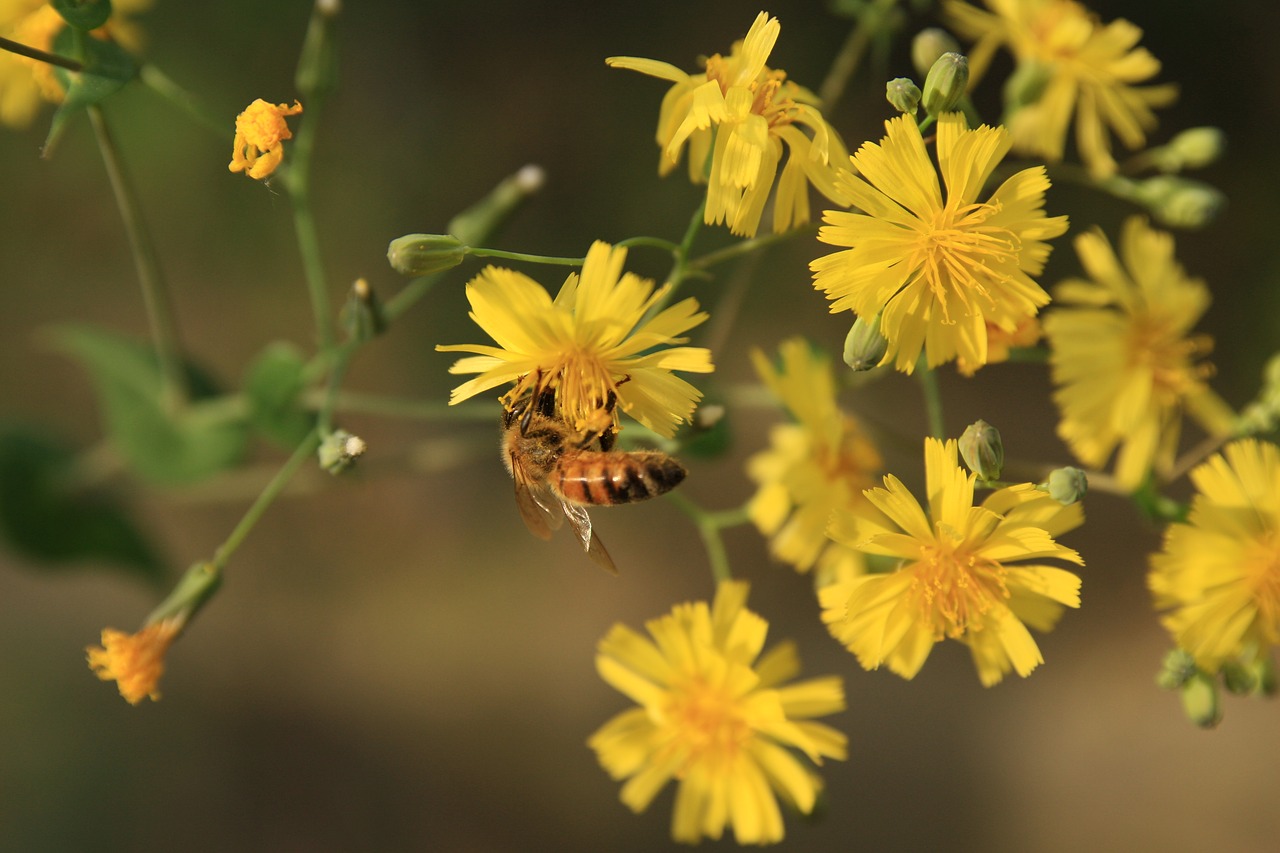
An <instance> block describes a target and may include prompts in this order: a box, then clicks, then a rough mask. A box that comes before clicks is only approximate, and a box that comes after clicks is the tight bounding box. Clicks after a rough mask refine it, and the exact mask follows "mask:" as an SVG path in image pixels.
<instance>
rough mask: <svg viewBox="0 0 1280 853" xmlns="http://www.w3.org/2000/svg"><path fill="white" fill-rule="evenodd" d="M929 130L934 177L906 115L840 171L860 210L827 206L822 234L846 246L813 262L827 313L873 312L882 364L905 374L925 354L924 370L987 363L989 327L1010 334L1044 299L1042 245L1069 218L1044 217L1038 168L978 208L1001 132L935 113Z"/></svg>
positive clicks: (1002, 145)
mask: <svg viewBox="0 0 1280 853" xmlns="http://www.w3.org/2000/svg"><path fill="white" fill-rule="evenodd" d="M937 127H938V131H937V154H938V168H937V169H935V168H934V165H933V162H932V161H931V160H930V159H929V154H928V152H927V151H926V150H925V145H924V140H923V138H922V137H921V135H920V129H919V127H917V125H916V123H915V121H914V120H913V119H912V118H911V117H909V116H899V117H898V118H894V119H891V120H889V121H887V122H885V129H886V135H885V138H884V139H883V140H882V141H881V142H880V143H879V144H875V143H871V142H868V143H866V144H864V145H863V146H862V147H861V148H859V149H858V152H857V154H855V155H854V157H853V164H854V167H855V168H856V169H857V171H858V173H859V175H861V177H860V176H859V175H854V174H853V173H851V172H845V173H843V174H842V176H841V178H840V185H841V186H842V188H843V189H844V190H845V192H846V194H847V195H848V196H849V197H850V198H851V199H852V203H853V205H854V206H855V207H856V208H858V209H859V211H860V212H857V213H854V212H847V211H843V210H828V211H827V212H826V213H825V214H824V215H823V221H824V222H825V223H826V224H825V225H824V226H823V227H822V229H821V230H820V231H819V232H818V239H819V240H821V241H822V242H824V243H828V244H830V245H833V246H844V247H847V248H846V249H844V250H843V251H839V252H835V253H833V254H830V255H827V256H825V257H821V258H818V259H817V260H815V261H813V262H812V263H810V264H809V267H810V269H811V270H812V271H813V283H814V286H815V287H816V288H818V289H819V290H822V291H823V292H824V293H826V296H827V298H828V299H830V300H832V303H831V311H832V313H835V312H838V311H846V310H851V311H853V312H854V313H855V314H857V315H858V316H859V317H861V318H863V319H865V320H866V321H868V322H870V321H871V320H873V319H875V317H876V315H881V319H880V331H881V333H882V334H883V335H884V337H885V339H886V340H887V341H888V342H889V347H888V351H887V352H886V353H885V356H884V361H885V362H893V363H894V365H895V366H896V367H897V369H898V370H901V371H904V372H906V373H911V372H912V371H913V370H914V369H915V365H916V361H917V360H918V359H919V357H920V353H921V350H923V351H924V353H925V356H926V359H927V361H928V365H929V366H930V367H935V366H937V365H939V364H942V363H944V362H948V361H952V360H956V359H959V360H960V361H961V362H962V363H963V364H964V365H965V367H966V369H967V370H973V369H977V368H978V367H981V366H982V365H984V364H986V363H988V361H990V358H991V356H990V343H989V341H988V334H987V328H988V326H991V325H994V326H996V327H998V328H999V329H1001V330H1003V332H1004V333H1006V334H1008V335H1013V334H1014V333H1015V332H1016V330H1017V329H1018V328H1019V327H1020V326H1022V325H1024V324H1025V323H1026V322H1027V321H1028V320H1029V319H1031V318H1033V317H1034V316H1035V315H1036V313H1037V312H1038V311H1039V310H1040V307H1041V306H1043V305H1045V304H1047V303H1048V302H1049V294H1047V293H1045V291H1044V290H1043V289H1041V287H1040V285H1038V284H1036V282H1035V281H1034V280H1033V279H1032V278H1031V277H1032V276H1033V275H1039V274H1040V272H1041V271H1042V270H1043V269H1044V264H1045V261H1046V260H1048V257H1049V251H1050V249H1051V247H1050V246H1049V244H1048V243H1046V242H1045V241H1046V240H1049V239H1052V238H1054V237H1057V236H1059V235H1060V234H1062V233H1063V232H1065V231H1066V230H1067V218H1066V217H1065V216H1046V215H1045V213H1044V209H1043V208H1044V194H1045V191H1046V190H1047V189H1048V188H1049V179H1048V177H1046V175H1045V171H1044V168H1043V167H1041V166H1037V167H1034V168H1030V169H1023V170H1022V171H1020V172H1017V173H1015V174H1013V175H1011V176H1010V177H1009V178H1007V179H1006V180H1005V181H1004V182H1003V183H1002V184H1001V185H1000V186H999V187H997V188H996V189H995V191H994V192H992V193H991V195H990V197H989V198H988V199H987V200H986V201H980V200H979V195H980V194H981V193H982V191H983V187H984V185H985V184H986V182H987V180H988V178H990V177H991V174H992V172H993V171H994V170H995V168H996V166H998V165H999V164H1000V160H1001V159H1002V158H1003V157H1004V155H1005V154H1006V153H1007V152H1008V150H1009V138H1008V133H1007V132H1006V131H1005V129H1004V128H1002V127H994V128H993V127H987V126H986V125H983V126H981V127H979V128H977V129H976V130H970V129H969V128H968V127H967V126H966V124H965V119H964V116H963V115H961V114H960V113H945V114H943V115H942V116H941V117H940V118H939V120H938V125H937ZM939 172H941V176H942V182H941V184H940V183H939V179H938V176H939ZM944 188H945V194H944ZM882 312H883V313H882Z"/></svg>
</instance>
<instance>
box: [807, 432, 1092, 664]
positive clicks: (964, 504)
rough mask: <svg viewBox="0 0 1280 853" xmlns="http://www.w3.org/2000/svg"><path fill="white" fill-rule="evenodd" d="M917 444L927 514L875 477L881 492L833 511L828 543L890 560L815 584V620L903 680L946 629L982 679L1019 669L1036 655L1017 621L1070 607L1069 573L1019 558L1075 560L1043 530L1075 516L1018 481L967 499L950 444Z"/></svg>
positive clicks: (966, 481)
mask: <svg viewBox="0 0 1280 853" xmlns="http://www.w3.org/2000/svg"><path fill="white" fill-rule="evenodd" d="M924 451H925V452H924V457H925V478H926V481H927V483H926V486H927V487H926V493H927V494H928V495H929V507H928V509H927V510H926V509H925V508H923V507H921V506H920V504H919V503H918V502H917V501H916V499H915V497H914V496H913V495H912V494H911V493H910V492H909V491H908V490H907V488H906V487H905V486H903V485H902V483H901V482H900V481H899V480H898V478H896V477H894V476H892V475H887V476H886V477H885V478H884V484H885V487H884V488H883V489H880V488H876V489H871V490H870V491H868V492H867V497H868V498H869V500H870V504H871V506H868V507H865V508H859V509H857V510H855V511H853V512H843V513H842V512H837V513H836V514H835V515H834V516H833V518H832V522H831V531H830V532H831V536H832V537H833V538H834V539H836V540H837V541H839V542H844V543H845V544H847V545H849V546H850V547H853V548H858V549H860V550H862V551H865V552H866V553H868V554H880V555H883V556H886V557H896V558H898V559H899V560H901V561H902V562H901V564H900V566H899V567H898V569H897V570H896V571H893V572H890V573H888V574H873V575H864V576H862V577H858V578H852V579H850V580H847V581H844V582H841V583H838V584H833V585H832V586H828V587H826V588H824V589H822V590H821V591H820V592H819V598H820V600H821V602H822V607H823V616H822V618H823V621H825V622H826V623H827V626H828V627H829V628H830V630H831V633H832V634H833V635H834V636H835V637H836V639H838V640H840V641H841V642H842V643H844V644H845V645H846V646H848V647H849V650H850V651H852V652H853V653H854V654H855V655H857V656H858V663H860V664H862V666H863V667H865V668H866V669H873V668H876V667H878V666H880V665H881V664H887V665H888V667H889V669H890V670H892V671H893V672H896V673H897V674H898V675H901V676H902V677H903V678H913V677H914V676H915V674H916V673H917V672H919V671H920V668H921V667H922V666H924V662H925V659H926V658H928V656H929V652H930V651H931V650H932V649H933V646H934V644H935V643H937V642H939V641H941V640H942V639H944V638H946V637H950V638H951V639H954V640H959V641H960V642H962V643H964V644H965V645H967V646H968V647H969V651H970V653H971V654H972V656H973V662H974V664H975V665H976V666H977V669H978V678H979V680H981V681H982V683H983V685H984V686H987V687H990V686H991V685H993V684H997V683H998V682H999V681H1000V680H1001V679H1002V678H1004V676H1005V674H1006V673H1008V672H1009V671H1010V670H1013V671H1014V672H1017V673H1018V675H1021V676H1024V677H1025V676H1027V675H1029V674H1030V673H1031V671H1032V670H1034V669H1035V668H1036V667H1037V666H1038V665H1039V664H1041V663H1043V662H1044V658H1043V657H1041V655H1040V648H1039V647H1038V646H1037V645H1036V641H1035V640H1034V639H1033V638H1032V636H1031V633H1030V632H1029V631H1028V630H1027V626H1031V627H1032V628H1035V629H1036V630H1038V631H1048V630H1050V629H1052V628H1053V626H1054V624H1055V623H1056V622H1057V621H1058V618H1059V617H1060V616H1061V615H1062V610H1063V608H1064V607H1079V606H1080V578H1079V577H1077V576H1076V575H1075V574H1073V573H1071V572H1069V571H1066V570H1065V569H1060V568H1057V567H1055V566H1049V565H1042V564H1040V563H1038V562H1033V563H1029V564H1028V563H1025V562H1022V561H1026V560H1033V561H1034V560H1044V559H1057V560H1066V561H1068V562H1072V563H1076V564H1078V565H1083V563H1084V561H1083V560H1081V559H1080V555H1079V554H1077V553H1076V552H1075V551H1073V550H1071V549H1070V548H1066V547H1063V546H1062V545H1059V544H1058V543H1057V542H1055V541H1054V537H1055V536H1058V535H1060V534H1062V533H1065V532H1066V531H1068V530H1071V529H1073V528H1075V527H1078V526H1079V525H1080V523H1081V522H1082V521H1083V520H1084V512H1083V510H1082V509H1081V508H1080V505H1079V504H1072V505H1070V506H1063V505H1062V504H1060V503H1058V502H1057V501H1056V500H1054V499H1053V498H1051V497H1049V496H1048V495H1047V494H1045V493H1043V492H1040V491H1037V490H1036V487H1035V486H1033V485H1032V484H1030V483H1024V484H1022V485H1017V486H1009V487H1007V488H1003V489H1000V490H999V491H997V492H993V493H992V494H991V495H990V496H988V497H987V499H986V500H985V501H983V502H982V505H981V506H974V505H973V488H974V482H975V480H976V475H973V474H967V475H966V473H965V472H964V470H963V469H962V468H960V466H959V465H958V464H957V462H956V442H955V441H948V442H946V443H945V444H944V443H943V442H941V441H938V440H937V439H933V438H929V439H926V440H925V447H924ZM1015 562H1016V563H1017V564H1016V565H1015V564H1014V563H1015Z"/></svg>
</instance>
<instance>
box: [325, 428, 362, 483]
mask: <svg viewBox="0 0 1280 853" xmlns="http://www.w3.org/2000/svg"><path fill="white" fill-rule="evenodd" d="M367 448H368V445H367V444H365V443H364V439H363V438H361V437H360V436H358V435H352V434H351V433H349V432H347V431H346V430H344V429H336V430H334V431H333V432H331V433H329V434H328V435H326V436H325V437H324V440H323V441H321V442H320V448H319V450H317V451H316V455H317V456H318V457H319V458H320V467H321V468H323V469H324V470H326V471H328V472H329V473H330V474H341V473H342V472H343V471H345V470H347V469H348V468H350V467H351V466H352V465H353V464H354V463H355V461H356V460H357V459H359V458H360V457H361V456H363V455H364V452H365V450H366V449H367Z"/></svg>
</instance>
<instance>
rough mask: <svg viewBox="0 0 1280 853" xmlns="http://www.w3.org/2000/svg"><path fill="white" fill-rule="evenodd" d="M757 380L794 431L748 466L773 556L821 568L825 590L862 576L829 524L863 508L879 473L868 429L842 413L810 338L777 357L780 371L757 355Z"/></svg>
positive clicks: (775, 433)
mask: <svg viewBox="0 0 1280 853" xmlns="http://www.w3.org/2000/svg"><path fill="white" fill-rule="evenodd" d="M751 360H752V362H753V363H754V364H755V368H756V372H757V373H758V374H759V375H760V378H761V380H763V381H764V383H765V385H766V386H768V388H769V390H770V391H772V392H773V395H774V396H775V397H777V398H778V400H779V401H780V402H781V403H782V405H783V406H785V407H786V409H787V411H788V412H789V413H790V414H791V415H792V417H794V418H795V423H788V424H779V425H777V426H775V427H773V428H772V429H771V430H770V432H769V448H768V449H767V450H762V451H760V452H759V453H756V454H755V455H754V456H752V457H751V458H750V459H748V460H747V476H748V477H750V479H751V480H752V481H754V482H755V483H756V484H757V486H758V488H757V490H756V493H755V496H754V497H752V498H751V501H750V502H749V503H748V504H747V511H748V513H749V515H750V516H751V520H752V522H754V523H755V525H756V527H757V529H759V530H760V532H761V533H763V534H764V535H765V536H768V537H769V550H770V553H772V554H773V556H774V557H776V558H777V559H779V560H782V561H783V562H786V563H789V564H790V565H792V566H795V567H796V569H798V570H799V571H802V572H807V571H809V570H810V569H813V568H814V567H815V566H816V567H817V572H818V577H817V579H816V583H817V585H819V586H822V585H824V584H825V583H826V582H828V581H830V580H832V579H835V578H843V577H847V576H851V575H855V574H859V573H860V571H861V568H862V555H861V554H859V553H858V552H856V551H853V550H852V549H850V548H848V547H847V546H845V545H841V544H839V543H837V542H833V541H831V539H830V538H828V537H827V520H828V519H829V518H830V516H831V513H832V512H833V511H834V510H835V509H837V508H843V509H849V508H852V507H853V506H854V505H855V504H857V503H860V502H861V501H863V500H864V498H863V497H862V490H863V489H865V488H870V486H871V485H872V479H871V478H872V476H873V475H874V474H875V472H877V471H878V470H879V469H880V455H879V454H878V453H877V452H876V449H875V446H874V445H873V444H872V443H871V441H870V440H869V439H868V438H867V437H866V435H865V434H864V433H863V431H862V427H861V425H860V424H859V423H858V422H857V421H856V420H855V419H854V418H853V417H851V416H849V415H847V414H845V413H844V412H842V411H840V408H839V406H838V405H837V404H836V384H835V376H834V374H833V371H832V364H831V359H830V358H827V357H824V356H822V355H820V354H818V353H816V352H814V350H813V349H812V347H810V346H809V344H808V342H807V341H805V340H804V339H803V338H791V339H789V340H786V341H784V342H783V343H782V345H781V346H780V347H779V349H778V363H777V365H776V366H775V365H774V364H772V363H770V361H769V359H767V358H766V357H765V355H764V353H762V352H760V351H759V350H755V351H754V352H752V353H751Z"/></svg>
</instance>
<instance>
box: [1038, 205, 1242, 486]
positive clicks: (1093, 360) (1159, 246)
mask: <svg viewBox="0 0 1280 853" xmlns="http://www.w3.org/2000/svg"><path fill="white" fill-rule="evenodd" d="M1075 245H1076V252H1077V254H1079V256H1080V263H1081V264H1082V265H1083V266H1084V269H1085V272H1086V273H1087V274H1088V275H1089V279H1071V280H1068V281H1065V282H1063V283H1062V284H1060V285H1059V286H1058V287H1057V288H1056V289H1055V291H1054V295H1055V298H1056V299H1057V300H1059V302H1060V303H1062V305H1060V306H1059V307H1056V308H1055V309H1054V310H1053V311H1051V312H1049V314H1048V315H1047V316H1046V317H1045V320H1044V330H1045V335H1046V336H1047V337H1048V339H1049V345H1050V348H1051V353H1050V356H1049V364H1050V368H1051V372H1052V376H1053V381H1054V383H1055V384H1056V385H1057V386H1058V388H1057V390H1056V391H1055V392H1054V395H1053V396H1054V401H1055V402H1056V403H1057V405H1058V408H1059V410H1060V411H1061V412H1062V420H1061V422H1060V423H1059V424H1058V434H1059V435H1060V436H1062V438H1063V440H1064V441H1066V442H1067V444H1068V445H1069V446H1070V447H1071V450H1072V452H1073V453H1075V455H1076V457H1077V458H1078V459H1080V461H1081V462H1083V463H1084V464H1085V465H1090V466H1095V467H1100V466H1102V465H1103V464H1105V463H1106V461H1107V459H1108V457H1110V456H1111V452H1112V451H1113V450H1115V449H1116V448H1117V447H1119V448H1120V451H1119V454H1118V456H1117V458H1116V470H1115V477H1116V480H1117V481H1118V482H1119V483H1120V485H1121V486H1122V487H1124V488H1126V489H1129V490H1133V489H1136V488H1138V486H1140V485H1141V484H1142V481H1143V479H1145V477H1146V476H1147V474H1148V472H1150V471H1151V470H1152V469H1153V467H1154V469H1155V471H1156V472H1157V473H1158V474H1165V473H1168V471H1169V470H1170V468H1171V467H1172V465H1173V459H1174V455H1175V453H1176V452H1177V446H1178V435H1179V432H1180V429H1181V418H1182V412H1183V410H1184V409H1186V410H1187V412H1188V413H1190V414H1191V415H1192V416H1194V417H1195V418H1196V419H1197V420H1198V421H1199V422H1200V423H1201V424H1202V425H1204V427H1205V428H1206V429H1207V430H1209V431H1210V432H1212V433H1214V434H1217V435H1226V434H1228V433H1229V432H1230V431H1231V429H1232V425H1233V422H1234V415H1233V413H1232V412H1231V410H1230V409H1229V408H1228V407H1227V405H1226V404H1225V403H1223V402H1222V400H1221V399H1220V398H1219V397H1218V396H1217V395H1216V394H1214V393H1213V391H1211V390H1210V389H1209V386H1208V385H1207V384H1206V383H1205V381H1204V380H1205V377H1206V376H1207V375H1208V373H1209V367H1208V365H1204V364H1197V363H1196V360H1197V358H1198V357H1199V356H1201V355H1203V354H1205V353H1207V352H1208V351H1209V350H1210V349H1211V347H1212V341H1211V340H1210V339H1209V337H1208V336H1205V335H1199V336H1194V337H1192V336H1189V335H1190V332H1191V328H1192V327H1193V326H1194V325H1195V324H1196V321H1197V320H1199V319H1200V315H1201V314H1203V313H1204V311H1205V309H1206V308H1207V307H1208V306H1209V290H1208V288H1206V287H1205V285H1204V283H1203V282H1202V281H1200V280H1199V279H1192V278H1188V277H1187V275H1186V273H1185V272H1184V271H1183V269H1182V266H1181V265H1180V264H1179V263H1178V261H1177V259H1176V258H1175V257H1174V245H1173V238H1172V237H1171V236H1170V235H1168V234H1166V233H1164V232H1162V231H1156V230H1154V229H1152V228H1151V227H1150V226H1148V225H1147V223H1146V221H1145V220H1144V219H1142V217H1139V216H1133V217H1130V218H1129V219H1128V220H1127V221H1126V222H1125V224H1124V228H1123V231H1122V232H1121V236H1120V258H1119V259H1118V258H1117V257H1116V253H1115V251H1114V250H1113V249H1112V248H1111V245H1110V243H1108V242H1107V239H1106V237H1104V236H1103V235H1102V233H1101V232H1100V231H1096V230H1095V231H1093V232H1090V233H1088V234H1081V235H1080V236H1079V237H1077V238H1076V242H1075ZM1121 261H1123V265H1122V263H1121ZM1065 305H1069V306H1071V307H1062V306H1065Z"/></svg>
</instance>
